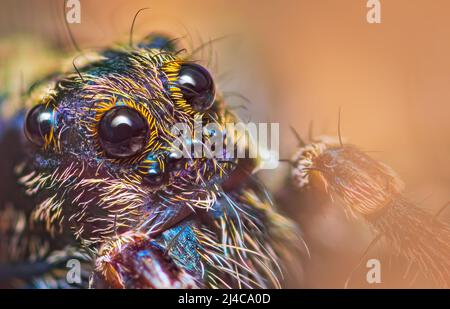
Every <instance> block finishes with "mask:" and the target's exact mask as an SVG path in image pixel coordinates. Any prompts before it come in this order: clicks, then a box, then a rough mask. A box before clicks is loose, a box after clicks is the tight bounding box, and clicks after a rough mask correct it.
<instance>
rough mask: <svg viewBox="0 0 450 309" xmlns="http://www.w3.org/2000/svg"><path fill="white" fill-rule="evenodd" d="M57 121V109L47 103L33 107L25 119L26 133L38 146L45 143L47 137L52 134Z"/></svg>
mask: <svg viewBox="0 0 450 309" xmlns="http://www.w3.org/2000/svg"><path fill="white" fill-rule="evenodd" d="M54 123H55V111H54V109H53V108H50V107H46V106H45V105H37V106H35V107H33V108H32V109H31V110H30V111H29V112H28V114H27V117H26V121H25V135H26V137H27V138H28V139H29V140H30V141H31V142H32V143H34V144H36V145H37V146H43V145H44V144H45V137H46V136H47V135H48V134H50V132H51V131H52V128H53V126H54Z"/></svg>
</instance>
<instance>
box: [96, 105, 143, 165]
mask: <svg viewBox="0 0 450 309" xmlns="http://www.w3.org/2000/svg"><path fill="white" fill-rule="evenodd" d="M148 130H149V128H148V124H147V122H146V120H145V119H144V118H143V117H142V116H141V114H140V113H139V112H138V111H136V110H134V109H132V108H129V107H125V106H119V107H115V108H112V109H110V110H109V111H107V112H106V113H105V115H103V117H102V118H101V119H100V123H99V127H98V135H99V139H100V144H101V145H102V147H103V149H104V151H105V153H106V155H107V156H109V157H113V158H127V157H130V156H133V155H136V154H137V153H139V152H140V151H142V150H143V149H144V147H145V143H146V140H147V136H148Z"/></svg>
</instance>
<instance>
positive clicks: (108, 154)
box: [21, 44, 234, 243]
mask: <svg viewBox="0 0 450 309" xmlns="http://www.w3.org/2000/svg"><path fill="white" fill-rule="evenodd" d="M149 46H151V45H148V44H147V45H146V44H140V45H138V47H137V48H135V49H126V48H125V49H117V50H107V51H105V52H103V53H101V54H100V55H98V56H97V59H96V60H95V61H91V62H89V63H88V64H86V65H84V66H82V67H79V68H77V70H78V72H77V73H69V74H61V75H59V76H56V77H52V78H50V79H49V80H46V81H44V82H42V83H41V86H38V87H36V88H35V89H34V91H33V93H32V94H31V96H30V100H31V103H32V105H33V107H32V108H31V109H30V111H29V112H28V115H27V117H26V121H25V126H24V131H25V135H26V137H27V139H28V141H29V143H28V146H29V148H28V149H29V150H28V153H29V160H28V162H27V164H26V165H25V167H24V168H23V170H22V171H21V175H22V178H21V182H22V183H23V184H24V185H25V187H26V189H27V191H28V193H29V194H31V195H34V194H36V195H38V196H39V201H40V205H41V206H42V207H38V209H37V210H36V214H35V216H36V217H39V218H42V219H43V220H44V221H47V222H48V226H49V228H50V229H51V231H52V232H54V233H56V232H61V231H62V230H63V228H64V227H66V226H68V227H69V228H70V230H71V231H72V232H73V233H75V235H76V236H77V237H79V238H80V239H83V240H85V241H88V242H94V243H95V242H98V241H101V240H102V239H104V238H105V237H108V236H109V235H111V234H113V233H116V232H117V231H126V230H128V229H130V228H132V227H136V226H140V225H142V224H144V225H145V224H149V223H148V222H146V221H148V220H144V218H148V216H152V215H154V216H159V217H160V216H161V214H160V213H158V215H157V214H153V212H154V208H155V207H154V206H155V205H158V206H159V207H163V208H164V207H165V211H170V212H172V213H174V214H175V215H173V216H170V217H168V216H165V219H164V224H167V225H169V226H170V225H171V224H172V222H171V220H173V221H174V222H175V221H179V220H180V218H181V219H182V218H184V217H187V216H188V215H189V214H191V213H192V209H194V208H196V207H197V208H198V207H200V208H208V207H210V206H211V205H210V204H211V203H213V202H214V200H215V197H214V194H213V193H212V191H211V189H210V188H209V187H210V186H211V185H214V184H217V183H219V184H220V182H221V181H222V179H225V178H226V177H227V175H228V173H230V172H231V171H232V169H233V167H232V165H231V164H229V163H226V162H225V163H223V162H219V161H218V160H216V159H215V158H206V157H195V158H194V157H192V156H190V154H191V153H190V152H189V151H188V153H187V156H185V157H181V158H180V157H179V156H177V155H176V153H175V152H176V149H174V141H175V140H177V139H180V136H178V135H177V134H176V132H175V131H174V130H173V127H174V125H176V124H179V123H182V124H184V125H186V126H187V127H188V128H189V129H191V130H192V131H193V130H194V125H195V123H198V122H200V123H202V124H203V125H206V126H207V125H208V124H212V123H213V124H215V125H216V127H217V128H218V129H219V130H222V128H225V123H226V122H230V121H233V119H234V118H233V116H232V115H231V114H230V113H228V112H227V111H226V110H225V109H224V108H223V104H222V102H221V100H220V98H216V89H215V84H214V81H213V77H212V76H211V74H210V73H209V71H208V70H207V69H206V68H204V67H202V66H201V65H199V64H196V63H193V62H192V61H190V59H188V58H181V57H179V56H178V55H177V53H175V52H173V51H168V50H163V49H158V48H150V47H149ZM39 92H40V93H39ZM208 138H209V137H208V135H206V136H203V137H202V139H200V140H194V139H192V140H190V141H189V142H190V143H200V144H205V143H207V142H208ZM233 166H234V165H233ZM218 171H220V173H219V172H218ZM44 205H45V207H44ZM157 223H158V224H161V223H160V222H159V221H158V220H156V219H155V221H154V222H152V223H151V224H157ZM142 228H144V227H142ZM145 228H148V227H145Z"/></svg>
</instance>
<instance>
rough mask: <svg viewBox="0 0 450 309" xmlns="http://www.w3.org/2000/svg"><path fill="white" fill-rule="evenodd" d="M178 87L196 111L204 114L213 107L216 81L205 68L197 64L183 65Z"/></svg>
mask: <svg viewBox="0 0 450 309" xmlns="http://www.w3.org/2000/svg"><path fill="white" fill-rule="evenodd" d="M178 86H179V88H180V89H181V93H182V94H183V97H184V99H185V100H186V101H187V102H188V103H189V104H190V105H191V106H192V108H193V109H194V110H196V111H198V112H204V111H206V110H208V109H209V108H210V107H211V106H212V105H213V103H214V97H215V93H216V90H215V87H214V81H213V79H212V77H211V74H209V72H208V71H207V70H206V69H205V68H204V67H202V66H200V65H198V64H195V63H185V64H182V65H181V68H180V72H179V76H178Z"/></svg>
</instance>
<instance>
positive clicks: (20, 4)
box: [0, 0, 450, 287]
mask: <svg viewBox="0 0 450 309" xmlns="http://www.w3.org/2000/svg"><path fill="white" fill-rule="evenodd" d="M80 2H81V24H72V25H70V27H71V30H72V32H73V34H74V37H75V39H76V41H77V43H78V45H79V46H80V47H81V48H82V49H83V50H84V49H91V48H98V47H101V46H106V45H108V44H111V43H113V42H120V41H122V42H127V41H128V32H129V29H130V25H131V22H132V19H133V16H134V14H135V13H136V11H137V10H139V9H140V8H143V7H149V8H150V9H149V10H147V11H144V12H142V13H141V14H140V15H139V17H138V19H137V21H136V25H135V32H134V38H135V40H138V39H139V38H141V37H143V36H144V35H146V34H148V33H149V32H153V31H158V32H165V33H168V34H171V35H173V36H175V37H183V38H184V40H183V41H185V42H187V45H189V42H191V43H192V44H193V47H195V46H196V45H195V44H197V45H198V44H199V42H200V39H202V40H203V41H208V40H210V39H214V38H219V37H222V36H229V37H230V39H229V40H228V39H224V40H220V41H218V42H216V43H214V44H212V45H211V46H212V48H210V49H206V51H205V52H204V53H203V55H202V56H204V57H207V58H208V60H211V59H212V61H210V64H211V66H213V69H214V72H215V74H216V76H218V77H220V79H219V85H220V86H221V88H222V89H225V90H224V91H229V92H239V93H241V94H242V95H244V96H245V97H247V98H248V99H249V100H250V101H251V102H252V103H249V104H246V106H247V108H248V112H245V111H244V112H243V118H244V119H246V118H248V119H251V120H253V121H268V122H279V123H280V127H281V140H280V143H281V157H283V158H288V157H290V156H291V155H292V153H293V152H294V151H295V138H294V136H293V134H292V133H291V132H290V130H289V126H294V127H295V128H297V130H298V131H299V132H300V134H301V135H303V136H305V137H307V136H308V127H309V124H310V122H311V121H312V122H313V131H314V134H317V135H319V134H331V135H336V134H337V119H338V110H339V108H341V109H342V132H343V135H344V136H345V137H346V138H347V140H348V141H349V142H351V143H353V144H356V145H358V146H359V147H361V148H362V149H364V150H370V151H374V152H373V153H372V155H373V156H374V157H376V158H377V159H380V160H382V161H384V162H386V163H387V164H389V165H391V166H392V167H393V168H394V169H395V170H397V171H398V173H399V174H400V175H401V176H402V178H403V179H404V180H405V182H406V183H407V195H408V197H409V198H410V199H412V200H414V201H416V202H417V203H418V204H419V205H420V206H423V207H427V208H429V209H430V210H431V211H436V210H437V209H438V208H439V207H440V206H442V205H443V204H444V203H445V202H447V201H448V200H449V197H450V160H449V158H450V138H449V133H450V57H449V55H450V19H449V18H448V14H449V12H450V2H449V1H447V0H433V1H426V0H396V1H383V0H381V1H380V2H381V24H369V23H368V22H367V20H366V14H367V11H368V8H367V7H366V3H367V1H365V0H320V1H318V0H291V1H287V0H280V1H267V0H247V1H239V2H238V1H209V0H204V1H198V0H190V1H172V0H165V1H148V0H147V1H146V0H142V1H111V0H110V1H100V0H89V1H87V0H81V1H80ZM13 34H28V35H30V36H32V37H33V38H35V39H36V38H37V39H38V40H42V41H46V42H47V41H48V42H49V43H50V44H53V45H54V47H55V48H61V49H65V50H73V48H72V47H71V44H70V41H69V39H68V35H67V31H66V29H65V26H64V23H63V2H62V1H56V0H35V1H23V0H20V1H18V0H2V2H1V4H0V36H1V38H2V39H5V38H7V37H9V36H11V35H13ZM186 47H188V49H189V46H186ZM209 50H212V52H211V53H210V54H208V52H209ZM222 79H223V81H222ZM230 101H231V103H230V105H239V104H242V103H243V102H242V101H240V100H239V98H237V97H235V98H232V99H231V98H230ZM248 119H246V120H248ZM285 170H286V167H282V168H280V170H279V171H277V173H278V174H279V175H284V173H285ZM265 174H267V172H266V173H265ZM270 175H273V174H270ZM280 177H281V176H280ZM280 177H278V178H277V177H273V176H271V177H266V181H267V182H268V184H269V185H270V186H271V187H272V189H273V190H274V191H276V190H277V189H279V187H280V186H281V182H280V181H279V179H280ZM289 207H290V208H291V209H292V208H294V207H296V206H295V205H289ZM291 212H292V211H291ZM447 218H449V216H448V215H447ZM313 220H314V222H315V223H314V229H316V230H315V231H310V234H311V235H316V234H317V235H318V236H310V237H319V238H320V237H322V238H324V239H327V237H334V238H333V239H334V240H332V241H336V242H342V244H343V245H342V248H344V249H345V248H353V247H352V244H354V243H353V242H352V239H351V237H357V236H355V235H354V234H352V233H351V232H352V231H353V230H348V231H347V234H346V233H344V234H343V235H340V234H339V233H337V235H330V234H333V232H331V231H330V222H329V221H327V220H328V219H327V218H326V216H323V218H322V217H320V216H319V217H316V218H314V219H313ZM306 229H307V228H306ZM306 232H308V231H306ZM349 238H350V239H349ZM364 239H365V238H363V240H361V239H360V240H358V241H356V242H355V243H358V242H359V243H362V245H361V244H360V245H358V246H357V247H356V248H357V249H353V250H354V251H355V252H353V251H352V253H351V254H352V256H354V259H353V263H354V262H355V261H357V257H358V253H357V252H358V250H359V252H360V251H361V250H363V249H364ZM333 246H337V245H336V244H333ZM331 260H332V257H330V258H329V261H328V262H329V263H333V261H331ZM312 268H313V267H312ZM336 269H338V270H336ZM327 271H328V273H327V274H321V275H317V276H318V278H321V279H320V280H318V279H317V280H311V283H310V284H309V285H308V286H313V287H317V286H319V287H342V280H341V279H336V278H335V280H332V279H330V278H331V277H333V276H332V275H331V273H332V272H333V271H336V272H339V271H340V270H339V266H335V267H334V268H333V269H331V268H330V269H329V270H327ZM345 271H347V273H348V268H346V269H345V270H343V271H341V272H344V273H345ZM341 275H342V274H341ZM327 276H328V277H327ZM337 277H339V276H337ZM323 278H325V279H324V280H325V281H324V280H322V279H323ZM326 278H328V279H329V280H328V279H326ZM327 280H328V281H327Z"/></svg>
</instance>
